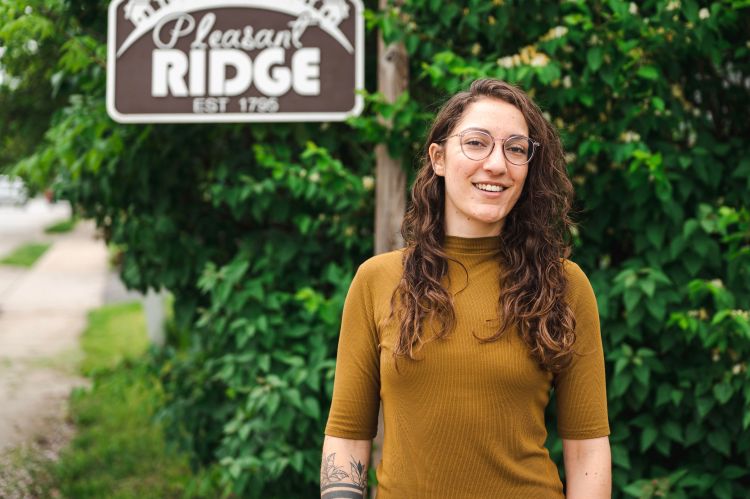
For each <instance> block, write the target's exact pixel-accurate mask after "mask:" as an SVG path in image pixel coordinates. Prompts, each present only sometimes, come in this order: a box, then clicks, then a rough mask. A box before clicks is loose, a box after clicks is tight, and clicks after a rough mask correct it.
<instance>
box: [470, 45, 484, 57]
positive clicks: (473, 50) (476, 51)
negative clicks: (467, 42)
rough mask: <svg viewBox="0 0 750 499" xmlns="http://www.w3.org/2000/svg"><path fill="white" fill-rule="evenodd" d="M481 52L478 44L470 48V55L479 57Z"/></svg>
mask: <svg viewBox="0 0 750 499" xmlns="http://www.w3.org/2000/svg"><path fill="white" fill-rule="evenodd" d="M481 51H482V46H481V45H479V44H478V43H475V44H474V45H472V46H471V54H472V55H479V53H480V52H481Z"/></svg>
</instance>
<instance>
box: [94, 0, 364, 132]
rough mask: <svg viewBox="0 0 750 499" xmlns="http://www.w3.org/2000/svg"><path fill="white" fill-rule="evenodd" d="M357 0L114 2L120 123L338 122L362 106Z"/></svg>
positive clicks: (113, 70)
mask: <svg viewBox="0 0 750 499" xmlns="http://www.w3.org/2000/svg"><path fill="white" fill-rule="evenodd" d="M363 16H364V13H363V6H362V2H361V0H153V1H149V0H114V1H113V2H112V3H111V4H110V6H109V29H108V41H107V45H108V46H107V50H108V55H107V112H108V113H109V115H110V116H111V117H112V119H114V120H116V121H119V122H121V123H207V122H209V123H219V122H252V121H276V122H283V121H341V120H345V119H346V118H348V117H350V116H356V115H358V114H359V113H360V112H361V110H362V107H363V99H362V96H361V95H360V93H359V91H360V90H362V89H363V88H364V19H363Z"/></svg>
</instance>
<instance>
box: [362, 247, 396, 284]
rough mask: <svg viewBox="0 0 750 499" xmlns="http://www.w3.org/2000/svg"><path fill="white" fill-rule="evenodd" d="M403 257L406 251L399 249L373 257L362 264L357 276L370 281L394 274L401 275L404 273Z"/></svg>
mask: <svg viewBox="0 0 750 499" xmlns="http://www.w3.org/2000/svg"><path fill="white" fill-rule="evenodd" d="M403 255H404V250H403V249H397V250H394V251H388V252H387V253H380V254H379V255H374V256H371V257H370V258H368V259H367V260H365V261H364V262H362V264H361V265H360V266H359V269H358V270H357V274H358V275H361V276H362V277H364V278H366V279H368V280H370V279H373V278H377V276H382V275H389V274H393V273H398V274H399V275H400V274H401V273H402V272H403V264H402V260H403Z"/></svg>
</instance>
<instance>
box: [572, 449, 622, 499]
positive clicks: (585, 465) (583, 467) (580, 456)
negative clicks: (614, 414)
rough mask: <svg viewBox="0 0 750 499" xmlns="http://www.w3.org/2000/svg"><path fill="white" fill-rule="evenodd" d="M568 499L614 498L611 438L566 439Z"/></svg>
mask: <svg viewBox="0 0 750 499" xmlns="http://www.w3.org/2000/svg"><path fill="white" fill-rule="evenodd" d="M563 459H564V461H565V482H566V494H565V497H566V499H609V498H610V497H612V455H611V454H610V450H609V437H600V438H590V439H586V440H571V439H565V438H564V439H563Z"/></svg>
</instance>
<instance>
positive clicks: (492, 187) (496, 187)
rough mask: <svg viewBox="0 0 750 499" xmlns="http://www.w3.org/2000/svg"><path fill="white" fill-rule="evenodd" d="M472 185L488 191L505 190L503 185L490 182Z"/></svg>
mask: <svg viewBox="0 0 750 499" xmlns="http://www.w3.org/2000/svg"><path fill="white" fill-rule="evenodd" d="M474 186H475V187H476V188H477V189H481V190H483V191H489V192H502V191H504V190H505V188H504V187H500V186H499V185H491V184H474Z"/></svg>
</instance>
